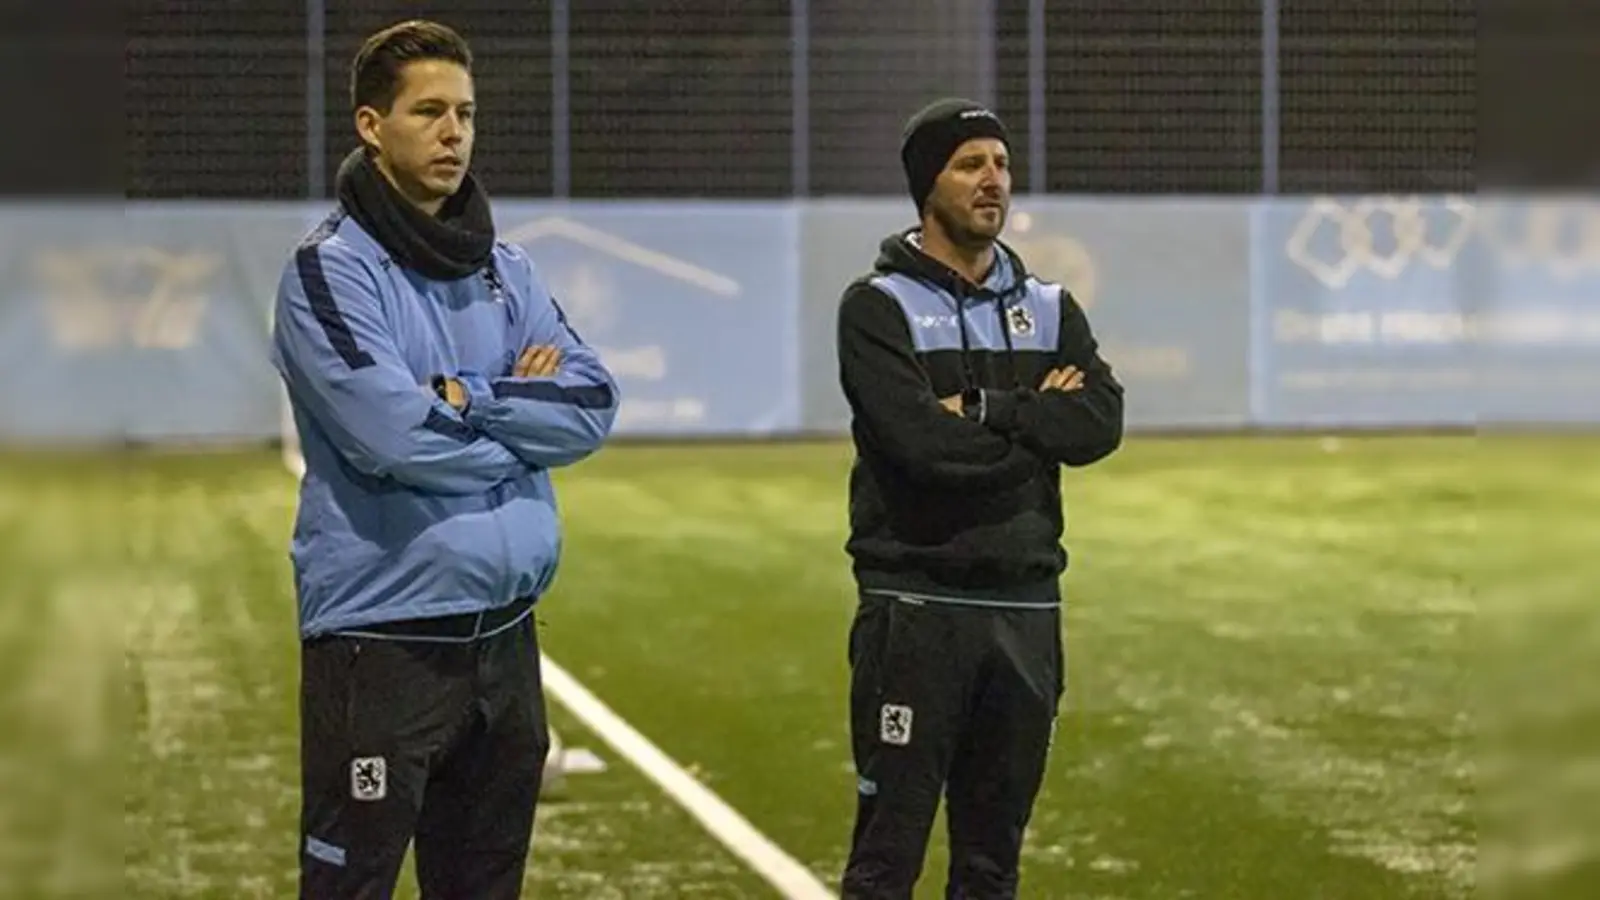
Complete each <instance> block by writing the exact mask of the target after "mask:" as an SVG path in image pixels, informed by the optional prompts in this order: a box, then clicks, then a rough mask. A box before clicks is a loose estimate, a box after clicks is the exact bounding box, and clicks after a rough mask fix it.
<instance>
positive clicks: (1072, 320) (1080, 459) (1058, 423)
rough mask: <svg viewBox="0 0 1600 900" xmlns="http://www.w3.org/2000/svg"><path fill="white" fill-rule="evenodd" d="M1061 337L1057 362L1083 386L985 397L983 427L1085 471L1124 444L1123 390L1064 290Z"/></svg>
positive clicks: (1032, 390) (1050, 459)
mask: <svg viewBox="0 0 1600 900" xmlns="http://www.w3.org/2000/svg"><path fill="white" fill-rule="evenodd" d="M1060 334H1061V352H1060V354H1059V356H1058V361H1059V362H1060V363H1061V365H1062V366H1073V367H1075V368H1076V369H1077V370H1078V371H1079V372H1081V373H1082V375H1083V383H1082V386H1081V387H1079V388H1077V389H1075V390H1070V391H1063V390H1036V389H1034V388H1021V389H1018V390H1013V391H997V392H993V393H990V394H989V395H988V396H986V397H985V407H986V415H985V422H986V423H987V424H988V425H989V426H990V427H992V428H994V429H995V430H996V431H998V432H1000V433H1002V434H1006V435H1011V436H1013V437H1015V438H1016V439H1017V440H1018V441H1020V442H1021V443H1023V444H1025V445H1027V446H1029V447H1032V448H1033V449H1034V450H1035V451H1036V452H1037V453H1038V454H1039V455H1040V456H1041V457H1043V458H1044V459H1046V460H1048V461H1050V462H1054V463H1062V464H1065V465H1069V466H1086V465H1089V464H1091V463H1094V462H1098V461H1099V460H1101V459H1104V458H1105V457H1107V456H1110V455H1111V454H1112V453H1113V452H1115V451H1116V449H1117V448H1118V447H1119V446H1121V444H1122V424H1123V409H1122V406H1123V402H1122V400H1123V398H1122V395H1123V388H1122V385H1121V384H1120V383H1119V382H1118V381H1117V379H1116V376H1115V375H1114V374H1113V373H1112V371H1111V366H1110V364H1108V363H1107V362H1106V361H1105V360H1104V359H1102V358H1101V356H1100V352H1099V344H1098V343H1097V342H1096V341H1095V338H1094V333H1093V331H1092V330H1091V329H1090V327H1089V320H1088V317H1087V316H1086V315H1084V312H1083V308H1082V307H1080V306H1079V305H1078V304H1077V302H1076V301H1075V300H1073V299H1072V295H1071V294H1069V293H1067V292H1066V291H1065V290H1063V291H1062V292H1061V332H1060Z"/></svg>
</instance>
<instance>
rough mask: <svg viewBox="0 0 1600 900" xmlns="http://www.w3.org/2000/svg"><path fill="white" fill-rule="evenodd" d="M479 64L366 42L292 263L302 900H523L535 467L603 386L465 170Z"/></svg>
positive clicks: (411, 30)
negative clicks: (397, 889)
mask: <svg viewBox="0 0 1600 900" xmlns="http://www.w3.org/2000/svg"><path fill="white" fill-rule="evenodd" d="M471 72H472V56H471V52H470V50H469V49H468V46H467V44H466V42H465V41H463V40H462V39H461V37H460V36H459V35H457V34H456V33H455V32H453V31H451V30H450V29H449V28H447V27H445V26H442V25H438V24H436V23H431V22H419V21H414V22H406V23H401V24H399V25H396V26H392V27H391V28H388V29H385V30H384V31H381V32H379V33H377V34H375V35H373V36H372V37H371V38H369V39H368V41H367V42H366V44H365V45H364V46H363V47H362V49H361V50H360V52H359V53H358V54H357V56H356V60H355V64H354V66H353V71H352V86H351V91H352V101H353V105H354V107H355V119H356V127H357V131H358V133H359V134H360V137H361V143H362V146H361V147H360V148H358V149H356V150H355V151H353V152H352V153H351V154H350V155H349V157H347V158H346V160H345V161H344V164H343V165H342V166H341V167H340V169H339V172H338V177H337V194H338V200H339V203H338V208H337V209H336V210H335V211H334V212H333V213H332V214H331V215H330V216H329V217H328V219H327V220H326V221H324V222H323V223H322V225H321V226H320V227H318V228H317V229H316V230H314V231H313V232H312V233H311V234H310V235H309V236H308V237H307V238H306V239H305V241H304V242H302V244H301V245H300V246H299V248H298V249H297V250H296V251H295V253H294V255H293V258H292V259H291V260H290V261H289V262H288V264H287V265H286V266H285V268H284V272H283V277H282V280H281V282H280V285H279V289H278V297H277V310H276V320H275V325H274V331H273V348H272V358H273V362H274V365H275V366H276V367H277V368H278V370H279V372H280V373H281V375H282V378H283V381H284V384H285V385H286V387H287V389H288V395H289V400H290V403H291V406H292V409H293V411H294V417H295V424H296V426H297V428H298V430H299V433H300V444H301V452H302V454H303V455H304V457H305V463H306V471H305V477H304V479H303V481H302V484H301V488H300V506H299V513H298V517H297V519H296V523H295V528H294V536H293V541H292V553H291V558H292V561H293V567H294V579H295V589H296V593H297V596H298V599H299V612H300V636H301V639H302V678H301V691H302V694H301V716H302V728H301V735H302V793H303V803H302V834H301V841H302V844H301V848H300V849H301V854H300V860H301V870H300V871H301V875H300V885H301V887H300V895H301V897H302V898H340V900H360V898H377V897H384V898H387V897H389V896H390V894H391V893H392V891H393V889H394V885H395V883H396V880H397V878H398V875H399V870H400V866H401V863H402V860H403V858H404V856H405V853H406V850H407V847H408V845H409V844H410V843H411V842H412V840H413V838H414V839H415V842H416V848H415V849H416V864H417V875H418V880H419V881H420V883H421V886H422V894H423V896H424V897H427V898H435V897H437V898H446V897H473V898H481V900H501V898H514V897H519V896H520V893H521V884H522V877H523V871H524V868H525V864H526V859H527V854H528V844H529V841H530V839H531V836H532V828H533V819H534V808H535V804H536V802H537V798H538V794H539V784H540V779H541V777H542V774H543V765H544V760H545V752H546V749H547V746H548V741H549V738H548V733H547V726H546V719H545V707H544V700H543V692H542V687H541V683H540V678H539V651H538V641H537V635H536V631H535V629H534V627H533V623H532V621H531V616H530V613H531V610H532V608H533V605H534V604H535V603H536V602H537V601H538V599H539V597H540V596H541V594H543V593H544V591H545V590H546V589H548V588H549V586H550V584H551V582H552V580H553V579H554V578H555V574H556V568H557V564H558V562H559V559H560V552H561V543H562V541H561V527H560V521H559V517H558V513H557V508H556V500H555V495H554V492H553V491H552V488H551V481H550V470H551V469H553V468H555V467H558V466H566V465H571V464H573V463H575V462H578V461H579V460H582V459H584V458H585V457H587V456H589V455H590V454H592V453H594V452H595V451H596V450H597V449H598V448H599V447H600V445H601V443H602V442H603V441H604V440H605V438H606V437H607V435H608V434H609V433H610V430H611V427H612V424H613V422H614V421H615V417H616V414H617V403H618V395H617V387H616V383H615V381H614V380H613V378H612V377H611V375H610V374H609V373H608V372H607V371H606V369H605V367H604V366H603V365H602V364H601V362H600V360H599V359H598V357H597V356H596V355H595V353H594V351H593V350H591V349H590V348H589V347H587V346H586V345H585V344H584V343H583V342H582V340H581V339H580V338H579V337H578V335H577V334H576V333H574V332H573V330H572V329H571V328H570V327H569V326H568V325H567V323H566V320H565V317H564V316H563V315H562V312H561V309H560V308H559V307H558V306H557V305H556V302H555V300H554V298H552V297H551V296H550V293H549V291H548V289H547V288H546V287H545V285H544V284H542V283H541V281H540V278H539V275H538V272H537V271H536V270H535V268H534V266H533V265H532V263H531V262H530V261H529V259H528V257H527V256H526V254H525V253H524V252H523V251H522V250H521V249H519V248H517V247H513V246H510V245H508V244H505V243H501V242H499V241H497V240H496V239H495V232H494V225H493V221H492V218H491V215H490V210H489V204H488V198H487V197H486V196H485V193H484V191H483V188H482V186H481V185H480V184H479V183H478V182H477V181H476V179H475V178H473V176H471V175H470V174H469V173H468V165H469V162H470V159H471V153H472V138H473V130H474V112H475V107H474V102H473V84H472V75H471Z"/></svg>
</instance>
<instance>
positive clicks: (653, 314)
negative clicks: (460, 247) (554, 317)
mask: <svg viewBox="0 0 1600 900" xmlns="http://www.w3.org/2000/svg"><path fill="white" fill-rule="evenodd" d="M495 222H496V228H497V230H498V231H499V233H500V236H501V238H502V239H503V240H505V241H507V242H510V243H514V244H518V245H520V246H522V247H524V248H526V249H527V251H528V255H529V256H530V257H531V258H532V260H533V263H534V266H535V267H536V268H537V269H538V271H539V273H540V275H541V276H543V278H544V282H545V285H546V286H547V287H549V288H550V291H551V293H552V294H554V295H555V297H556V299H557V302H559V303H560V304H561V307H562V308H563V309H564V310H565V311H566V313H567V316H568V319H569V321H570V322H571V324H572V325H573V327H574V328H575V329H576V330H577V332H578V334H579V335H580V336H582V338H583V339H584V341H585V342H587V343H589V344H591V345H593V346H594V347H595V348H596V349H597V351H598V352H599V354H600V357H601V359H602V360H603V361H604V362H605V364H606V366H607V367H608V368H609V369H611V371H612V372H613V373H614V374H615V375H616V376H617V380H618V382H619V385H620V387H621V390H622V408H621V410H620V411H619V412H618V417H617V433H618V434H639V433H645V434H651V435H661V436H687V435H696V436H703V435H748V434H773V433H783V432H789V431H794V430H796V429H798V428H799V427H800V387H799V385H800V376H799V372H798V367H799V362H798V359H799V346H798V344H799V342H798V340H797V338H796V334H797V332H798V330H799V327H798V324H797V318H798V309H799V295H800V272H799V259H798V254H799V238H798V236H797V226H796V224H795V213H794V211H793V209H792V208H789V207H786V206H781V205H780V206H777V207H774V206H759V205H750V206H740V205H715V206H700V205H696V204H692V203H662V204H633V203H627V204H615V205H608V204H592V205H589V204H585V205H572V206H555V205H550V204H534V203H514V202H513V203H507V202H501V203H499V204H497V205H496V207H495Z"/></svg>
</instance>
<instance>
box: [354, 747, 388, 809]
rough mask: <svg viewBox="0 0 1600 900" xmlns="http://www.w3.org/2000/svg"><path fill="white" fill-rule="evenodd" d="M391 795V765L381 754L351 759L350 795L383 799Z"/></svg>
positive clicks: (364, 798) (366, 798)
mask: <svg viewBox="0 0 1600 900" xmlns="http://www.w3.org/2000/svg"><path fill="white" fill-rule="evenodd" d="M388 795H389V766H388V764H387V763H385V762H384V759H383V757H381V756H364V757H361V758H359V759H353V760H351V761H350V796H352V797H354V798H356V799H357V800H382V799H383V798H384V797H386V796H388Z"/></svg>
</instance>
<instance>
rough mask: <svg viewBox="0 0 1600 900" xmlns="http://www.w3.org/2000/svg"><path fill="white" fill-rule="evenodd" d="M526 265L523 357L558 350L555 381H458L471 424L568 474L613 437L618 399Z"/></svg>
mask: <svg viewBox="0 0 1600 900" xmlns="http://www.w3.org/2000/svg"><path fill="white" fill-rule="evenodd" d="M523 262H524V264H525V266H524V267H523V268H522V270H521V271H520V272H518V273H516V274H517V276H518V277H519V279H520V282H521V283H520V284H519V285H518V287H519V288H520V289H521V291H520V292H519V293H520V296H523V297H526V298H527V312H526V319H525V323H526V324H525V327H524V329H523V333H522V337H523V346H522V347H521V348H518V350H519V351H520V350H522V349H525V348H527V347H536V346H544V347H555V348H556V349H557V350H558V351H559V352H560V363H559V366H558V368H557V370H556V371H555V373H554V374H553V375H549V376H535V377H516V376H514V375H513V376H510V377H502V378H490V377H488V376H486V375H484V374H482V373H475V372H462V373H458V375H457V377H458V378H459V379H460V380H461V382H462V384H463V385H464V386H465V387H466V390H467V406H466V412H465V417H466V421H467V423H468V424H470V425H472V426H473V427H475V428H478V429H481V430H482V431H483V432H484V433H485V434H487V435H489V436H490V437H492V438H494V439H495V440H497V441H499V442H500V443H502V444H504V445H505V446H506V447H507V448H509V449H510V450H511V452H512V453H514V454H515V455H516V456H517V458H519V459H521V460H522V461H524V462H526V463H527V464H528V465H531V466H538V467H541V468H553V467H556V466H567V465H571V464H573V463H575V462H578V461H580V460H582V459H584V458H585V457H587V456H589V455H590V454H592V453H594V452H595V451H596V450H598V449H600V445H601V444H602V443H604V442H605V440H606V438H607V437H608V436H609V435H610V434H611V428H612V426H613V425H614V424H615V423H616V418H617V407H618V402H619V399H620V398H619V394H618V391H617V383H616V379H615V378H613V377H612V375H611V373H610V372H609V371H608V370H607V369H606V367H605V365H604V364H602V363H601V361H600V357H599V355H598V354H596V353H595V352H594V349H593V348H591V347H590V346H588V345H587V344H585V343H584V342H583V341H582V340H581V339H580V338H579V337H578V335H577V333H576V332H574V331H573V330H572V328H571V327H570V326H569V325H568V324H567V320H566V316H565V315H564V314H563V313H562V311H561V307H560V306H559V305H557V303H556V301H555V299H554V298H553V297H551V296H550V294H549V292H548V291H547V290H546V289H545V288H544V286H543V285H542V284H541V283H540V281H539V279H538V278H537V277H536V276H535V275H534V274H533V271H532V266H531V265H526V260H525V259H524V260H523Z"/></svg>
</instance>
